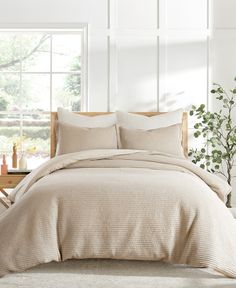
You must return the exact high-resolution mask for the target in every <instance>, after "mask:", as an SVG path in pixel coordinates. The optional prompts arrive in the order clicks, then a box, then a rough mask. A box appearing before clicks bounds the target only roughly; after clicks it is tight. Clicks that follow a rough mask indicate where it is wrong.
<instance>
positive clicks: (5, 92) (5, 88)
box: [0, 72, 21, 111]
mask: <svg viewBox="0 0 236 288" xmlns="http://www.w3.org/2000/svg"><path fill="white" fill-rule="evenodd" d="M20 107H21V99H20V74H18V73H11V74H10V73H2V74H1V72H0V111H19V110H20Z"/></svg>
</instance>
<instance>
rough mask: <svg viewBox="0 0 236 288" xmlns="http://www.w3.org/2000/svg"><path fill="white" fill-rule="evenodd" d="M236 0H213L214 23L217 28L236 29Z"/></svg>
mask: <svg viewBox="0 0 236 288" xmlns="http://www.w3.org/2000/svg"><path fill="white" fill-rule="evenodd" d="M235 11H236V3H235V0H212V24H213V27H214V28H217V29H222V28H225V29H235V27H236V17H235Z"/></svg>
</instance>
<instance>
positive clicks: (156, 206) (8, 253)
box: [0, 150, 236, 278]
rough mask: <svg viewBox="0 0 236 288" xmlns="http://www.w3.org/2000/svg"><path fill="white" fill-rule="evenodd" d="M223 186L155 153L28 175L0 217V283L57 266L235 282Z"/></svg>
mask: <svg viewBox="0 0 236 288" xmlns="http://www.w3.org/2000/svg"><path fill="white" fill-rule="evenodd" d="M229 192H230V187H229V186H228V184H227V183H226V182H225V181H223V180H222V179H220V178H219V177H217V176H215V175H212V174H210V173H208V172H206V171H204V170H202V169H201V168H198V167H197V166H196V165H194V164H193V163H191V162H190V161H189V160H186V159H182V158H174V157H173V156H171V155H163V154H160V153H157V152H150V151H149V152H148V151H134V150H132V151H131V150H91V151H82V152H78V153H71V154H66V155H62V156H57V157H55V158H53V159H51V160H49V161H48V162H46V163H45V164H43V165H42V166H40V167H39V168H38V169H36V170H34V171H33V172H31V173H30V174H29V175H28V176H27V177H25V178H24V180H23V181H22V182H21V183H20V184H19V185H18V186H17V187H16V188H15V190H14V191H13V193H12V194H11V197H10V198H11V201H12V202H14V204H13V205H12V206H11V207H10V208H9V209H8V210H7V211H6V212H4V213H3V214H2V215H1V216H0V276H3V275H5V274H7V273H9V272H12V271H22V270H25V269H28V268H30V267H33V266H35V265H38V264H41V263H47V262H51V261H64V260H67V259H72V258H76V259H85V258H112V259H126V260H127V259H130V260H132V259H135V260H154V261H165V262H169V263H179V264H189V265H192V266H194V267H211V268H213V269H215V270H216V271H218V272H221V273H223V274H224V275H226V276H228V277H235V278H236V221H235V220H234V218H233V216H232V215H231V214H230V212H229V211H228V209H227V208H226V207H225V204H224V202H225V200H226V197H227V194H228V193H229Z"/></svg>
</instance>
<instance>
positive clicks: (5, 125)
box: [0, 112, 20, 155]
mask: <svg viewBox="0 0 236 288" xmlns="http://www.w3.org/2000/svg"><path fill="white" fill-rule="evenodd" d="M13 143H17V144H19V143H20V115H19V114H1V112H0V153H4V154H7V155H11V153H12V146H13Z"/></svg>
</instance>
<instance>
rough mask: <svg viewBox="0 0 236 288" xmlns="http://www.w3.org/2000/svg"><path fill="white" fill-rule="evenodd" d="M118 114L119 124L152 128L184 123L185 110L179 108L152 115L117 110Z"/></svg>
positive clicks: (136, 127)
mask: <svg viewBox="0 0 236 288" xmlns="http://www.w3.org/2000/svg"><path fill="white" fill-rule="evenodd" d="M116 115H117V121H118V125H119V126H122V127H124V128H128V129H143V130H150V129H157V128H162V127H168V126H171V125H175V124H180V123H182V117H183V110H182V109H179V110H176V111H173V112H168V113H164V114H160V115H156V116H151V117H148V116H143V115H138V114H133V113H128V112H121V111H117V112H116Z"/></svg>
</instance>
